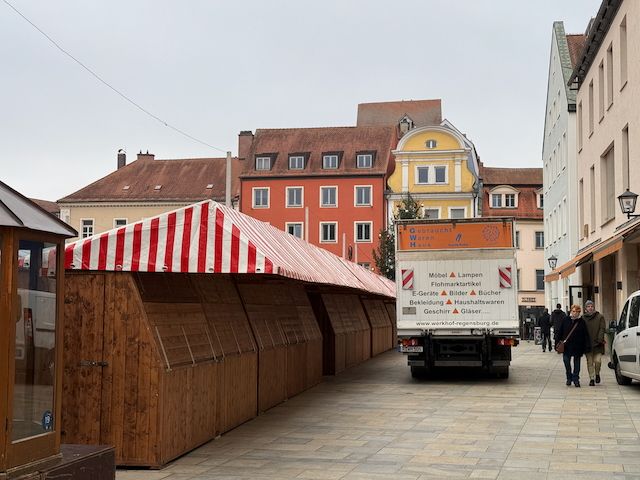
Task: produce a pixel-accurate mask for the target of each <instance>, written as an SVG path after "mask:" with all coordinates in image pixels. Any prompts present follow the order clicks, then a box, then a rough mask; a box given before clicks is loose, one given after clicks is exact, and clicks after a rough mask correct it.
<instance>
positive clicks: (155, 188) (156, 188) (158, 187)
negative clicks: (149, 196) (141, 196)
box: [153, 185, 162, 190]
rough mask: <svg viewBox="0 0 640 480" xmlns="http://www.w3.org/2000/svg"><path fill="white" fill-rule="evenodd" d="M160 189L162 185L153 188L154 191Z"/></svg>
mask: <svg viewBox="0 0 640 480" xmlns="http://www.w3.org/2000/svg"><path fill="white" fill-rule="evenodd" d="M161 188H162V185H156V186H155V187H153V189H154V190H160V189H161Z"/></svg>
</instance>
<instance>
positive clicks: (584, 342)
mask: <svg viewBox="0 0 640 480" xmlns="http://www.w3.org/2000/svg"><path fill="white" fill-rule="evenodd" d="M581 312H582V308H580V306H579V305H572V306H571V310H570V315H569V317H567V318H565V319H564V321H563V322H562V324H561V325H560V329H559V331H558V333H557V337H556V338H559V339H560V343H563V344H564V352H563V353H562V360H563V361H564V368H565V370H566V373H567V386H569V385H571V382H573V384H574V385H575V386H576V387H579V386H580V362H581V360H582V355H584V354H585V353H586V352H589V351H591V339H590V338H589V331H588V330H587V325H586V323H585V322H584V320H583V318H582V317H581V316H580V313H581ZM556 348H557V346H556ZM572 359H573V371H571V360H572Z"/></svg>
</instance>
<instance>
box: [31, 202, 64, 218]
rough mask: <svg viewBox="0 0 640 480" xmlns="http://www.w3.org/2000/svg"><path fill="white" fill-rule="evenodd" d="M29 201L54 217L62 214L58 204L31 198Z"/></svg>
mask: <svg viewBox="0 0 640 480" xmlns="http://www.w3.org/2000/svg"><path fill="white" fill-rule="evenodd" d="M29 200H31V201H32V202H33V203H35V204H36V205H38V206H39V207H40V208H41V209H43V210H45V211H47V212H49V213H51V214H53V215H56V216H57V215H59V214H60V206H59V205H58V204H57V203H56V202H50V201H49V200H39V199H37V198H30V199H29Z"/></svg>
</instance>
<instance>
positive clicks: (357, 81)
mask: <svg viewBox="0 0 640 480" xmlns="http://www.w3.org/2000/svg"><path fill="white" fill-rule="evenodd" d="M6 1H9V2H10V3H11V4H13V5H14V6H15V7H16V8H17V9H18V10H20V11H21V12H22V13H23V14H24V15H25V16H26V17H27V18H28V19H29V20H30V21H31V22H33V23H34V24H36V25H37V26H38V27H40V28H41V29H42V30H43V31H44V32H46V33H47V34H48V35H49V36H50V37H51V38H53V39H54V40H55V41H56V42H57V43H58V44H59V45H60V46H61V47H62V48H64V49H65V50H67V51H69V52H70V53H71V54H72V55H74V56H75V57H76V58H77V59H79V60H80V61H82V62H83V63H84V64H85V65H87V66H88V67H90V68H91V69H92V70H94V71H95V72H96V73H97V74H98V75H99V76H100V77H101V78H102V79H103V80H104V81H106V82H107V83H109V84H111V85H112V86H113V87H115V88H116V89H118V90H120V91H122V92H123V93H124V94H126V95H127V96H128V97H130V98H131V99H132V100H134V101H135V102H136V103H138V104H139V105H141V106H142V107H144V108H145V109H146V110H148V111H149V112H151V113H153V114H154V115H156V116H157V117H160V118H161V119H163V120H164V121H166V122H167V123H169V124H171V125H173V126H175V127H177V128H179V129H181V130H183V131H185V132H187V133H188V134H190V135H191V136H193V137H196V138H198V139H200V140H202V141H204V142H206V143H208V144H210V145H213V146H215V147H218V148H219V149H221V150H222V151H223V152H224V151H226V150H231V151H232V152H233V154H234V155H235V154H236V153H237V134H238V132H239V131H240V130H255V129H256V128H272V127H276V128H277V127H312V126H342V125H354V124H355V120H356V111H357V104H358V103H363V102H379V101H392V100H409V99H430V98H441V99H442V109H443V117H444V118H447V119H449V120H450V121H451V122H452V123H453V124H454V125H456V127H458V128H459V129H460V130H461V131H463V132H465V133H466V134H467V135H468V136H469V138H471V139H472V140H473V141H474V142H475V145H476V148H477V150H478V153H479V155H480V157H481V159H482V160H483V162H484V163H485V164H486V165H490V166H527V167H532V166H534V167H535V166H542V163H541V160H540V157H541V150H542V135H543V134H542V130H543V122H544V111H545V98H546V88H547V71H548V62H549V50H550V42H551V30H552V23H553V21H554V20H562V21H564V23H565V30H566V31H567V33H583V32H584V30H585V28H586V26H587V23H588V21H589V18H590V17H592V16H595V14H596V12H597V10H598V7H599V5H600V0H537V1H535V2H531V1H525V0H405V1H393V2H392V1H389V0H387V1H382V0H367V1H364V0H362V1H355V0H353V1H352V0H322V1H314V2H311V1H305V0H286V1H285V0H244V1H213V0H209V1H204V0H202V1H200V0H190V1H188V2H180V1H173V2H168V1H164V0H146V1H138V0H129V1H120V0H110V1H103V2H95V1H90V2H87V1H86V0H83V1H68V0H60V1H53V2H43V1H32V0H28V1H27V0H6ZM4 2H5V0H0V58H1V60H2V66H1V67H0V72H1V73H0V92H1V93H0V95H1V98H2V102H0V108H1V109H2V112H1V115H0V139H1V142H0V145H1V146H2V156H1V157H0V167H1V168H0V180H2V181H3V182H5V183H7V184H8V185H9V186H11V187H13V188H15V189H17V190H18V191H20V192H21V193H23V194H24V195H27V196H30V197H35V198H42V199H47V200H57V199H58V198H61V197H63V196H65V195H68V194H70V193H72V192H74V191H76V190H78V189H79V188H82V187H84V186H85V185H87V184H89V183H91V182H93V181H95V180H97V179H99V178H101V177H103V176H105V175H107V174H108V173H110V172H111V171H113V170H114V169H115V167H116V152H117V151H118V149H120V148H124V149H125V150H126V151H127V155H128V161H131V160H133V159H135V156H136V153H137V152H138V151H139V150H143V151H147V150H148V151H149V152H150V153H154V154H155V155H156V158H162V159H165V158H193V157H217V156H224V153H223V152H220V151H217V150H214V149H211V148H209V147H206V146H204V145H202V144H199V143H196V142H194V141H193V140H190V139H188V138H185V137H184V136H182V135H180V134H179V133H176V132H175V131H173V130H171V129H170V128H168V127H166V126H164V125H163V124H161V123H160V122H158V121H157V120H155V119H153V118H151V117H149V116H147V115H146V114H144V113H143V112H141V111H140V110H138V109H137V108H135V107H134V106H132V105H131V104H129V103H127V102H126V101H125V100H123V99H122V98H120V97H119V96H118V95H116V94H115V93H114V92H113V91H112V90H110V89H109V88H108V87H106V86H105V85H103V84H102V83H100V82H99V81H98V80H96V79H95V78H94V77H92V76H91V75H90V74H89V73H88V72H86V71H85V70H83V69H82V68H81V67H80V66H79V65H77V64H76V63H74V62H73V61H72V60H71V59H70V58H68V57H67V56H65V55H64V54H63V53H61V52H60V51H59V50H57V49H56V48H55V47H54V46H53V45H52V44H51V43H50V42H49V41H48V40H47V39H46V38H45V37H43V36H42V34H40V33H39V32H38V31H37V30H36V29H35V28H34V27H33V26H31V25H30V24H29V23H27V22H26V21H25V20H24V19H23V18H21V17H20V16H19V15H18V14H17V13H16V12H14V11H13V10H12V9H11V8H10V7H9V6H8V5H7V4H6V3H4Z"/></svg>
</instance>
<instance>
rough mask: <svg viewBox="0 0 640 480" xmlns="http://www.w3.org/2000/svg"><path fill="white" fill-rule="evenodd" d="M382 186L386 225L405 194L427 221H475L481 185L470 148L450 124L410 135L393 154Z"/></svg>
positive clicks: (476, 162)
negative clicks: (392, 168)
mask: <svg viewBox="0 0 640 480" xmlns="http://www.w3.org/2000/svg"><path fill="white" fill-rule="evenodd" d="M393 154H394V156H395V170H394V171H393V173H392V174H391V175H390V177H389V179H388V181H387V185H388V191H387V207H388V208H387V212H388V215H389V219H388V220H389V222H391V220H392V219H393V217H394V215H395V214H396V212H397V209H398V206H399V205H400V203H401V202H402V199H403V198H406V195H407V193H410V194H411V196H412V197H413V198H414V200H416V201H417V202H418V203H419V204H420V205H421V206H422V208H423V212H424V214H425V217H427V218H431V219H436V218H440V219H454V218H474V217H478V216H479V205H480V201H481V197H480V195H479V191H480V182H479V181H478V177H479V175H478V172H479V168H478V159H477V155H476V151H475V147H474V145H473V143H472V142H471V141H470V140H468V139H467V138H466V137H465V136H464V135H463V134H461V133H460V132H459V131H458V130H457V129H456V128H455V127H454V126H453V125H452V124H451V123H449V122H448V121H447V120H444V121H443V122H442V123H441V124H440V125H435V126H426V127H420V128H415V129H412V130H409V131H408V132H407V133H405V134H404V136H403V137H402V138H401V139H400V141H399V142H398V146H397V148H396V149H395V150H394V151H393Z"/></svg>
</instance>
